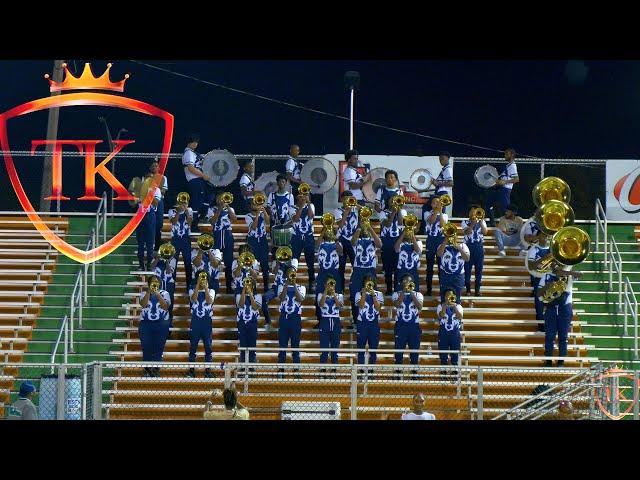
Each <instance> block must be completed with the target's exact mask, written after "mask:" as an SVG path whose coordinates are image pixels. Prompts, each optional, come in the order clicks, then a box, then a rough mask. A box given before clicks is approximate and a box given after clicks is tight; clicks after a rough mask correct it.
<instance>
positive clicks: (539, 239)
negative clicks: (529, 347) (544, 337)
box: [526, 230, 550, 332]
mask: <svg viewBox="0 0 640 480" xmlns="http://www.w3.org/2000/svg"><path fill="white" fill-rule="evenodd" d="M537 232H538V234H537V236H536V239H535V243H532V244H531V245H530V246H529V250H528V251H527V259H526V267H527V270H529V275H530V276H531V283H532V285H533V295H534V305H535V308H536V320H537V321H538V331H539V332H544V304H543V303H542V301H541V300H540V299H539V298H538V286H539V285H540V279H541V278H542V277H543V276H544V275H545V274H544V273H540V272H539V271H538V270H537V269H538V266H539V264H540V261H541V260H542V259H543V258H544V257H546V256H547V255H548V254H549V252H550V249H549V243H548V237H547V235H545V233H544V232H542V231H541V230H538V231H537Z"/></svg>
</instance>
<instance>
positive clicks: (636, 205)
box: [613, 167, 640, 213]
mask: <svg viewBox="0 0 640 480" xmlns="http://www.w3.org/2000/svg"><path fill="white" fill-rule="evenodd" d="M613 195H614V196H615V197H616V200H618V202H619V203H620V206H621V207H622V209H623V210H624V211H625V212H627V213H637V212H640V167H638V168H636V169H635V170H632V171H631V172H630V173H627V174H626V175H625V176H624V177H622V178H621V179H620V180H618V181H617V182H616V185H615V187H614V188H613Z"/></svg>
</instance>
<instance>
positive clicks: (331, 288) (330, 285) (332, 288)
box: [327, 278, 336, 296]
mask: <svg viewBox="0 0 640 480" xmlns="http://www.w3.org/2000/svg"><path fill="white" fill-rule="evenodd" d="M334 293H336V281H335V280H334V279H333V278H330V279H329V280H327V296H331V295H333V294H334Z"/></svg>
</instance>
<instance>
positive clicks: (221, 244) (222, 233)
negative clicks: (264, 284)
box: [207, 193, 238, 293]
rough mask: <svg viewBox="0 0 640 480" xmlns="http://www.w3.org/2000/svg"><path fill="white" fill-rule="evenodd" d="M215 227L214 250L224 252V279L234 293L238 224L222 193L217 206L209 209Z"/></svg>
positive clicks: (228, 290)
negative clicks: (232, 269) (234, 248)
mask: <svg viewBox="0 0 640 480" xmlns="http://www.w3.org/2000/svg"><path fill="white" fill-rule="evenodd" d="M207 216H208V217H209V218H210V219H211V226H212V227H213V232H212V233H213V240H214V245H213V248H216V249H218V250H220V251H221V252H222V258H223V261H224V277H225V282H226V284H227V293H232V291H233V289H232V276H231V264H232V263H233V231H232V224H233V223H235V222H237V221H238V219H237V218H236V212H235V210H234V209H233V208H232V207H231V205H229V206H225V204H224V203H223V201H222V193H219V194H218V195H217V196H216V206H215V207H212V208H210V209H209V212H208V215H207Z"/></svg>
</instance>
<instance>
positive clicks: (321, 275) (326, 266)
mask: <svg viewBox="0 0 640 480" xmlns="http://www.w3.org/2000/svg"><path fill="white" fill-rule="evenodd" d="M316 246H317V249H318V278H317V279H316V292H317V293H318V294H321V293H323V292H324V290H325V285H326V282H327V279H329V278H333V279H334V280H335V281H336V285H335V286H334V290H335V291H336V292H339V293H342V282H341V281H340V275H339V270H338V266H339V264H340V257H341V256H342V254H343V249H342V244H341V243H340V242H339V241H338V239H337V238H335V235H334V234H333V233H332V232H331V231H323V232H322V234H321V235H320V236H318V240H317V241H316ZM336 279H337V280H336ZM318 298H319V296H318ZM316 316H317V317H318V322H319V323H320V324H321V323H322V322H321V319H322V316H321V308H320V305H319V303H318V302H316Z"/></svg>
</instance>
